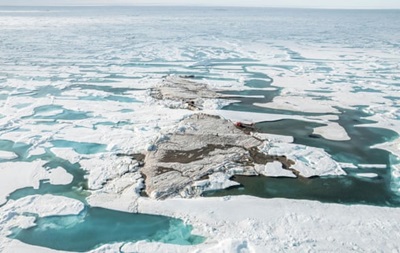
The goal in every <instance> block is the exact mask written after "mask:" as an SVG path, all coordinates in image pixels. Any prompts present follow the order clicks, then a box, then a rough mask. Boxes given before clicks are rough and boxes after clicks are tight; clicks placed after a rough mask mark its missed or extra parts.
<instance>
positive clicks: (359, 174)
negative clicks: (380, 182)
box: [355, 173, 378, 178]
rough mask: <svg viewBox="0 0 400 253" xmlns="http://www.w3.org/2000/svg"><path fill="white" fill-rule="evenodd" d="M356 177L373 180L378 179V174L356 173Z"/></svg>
mask: <svg viewBox="0 0 400 253" xmlns="http://www.w3.org/2000/svg"><path fill="white" fill-rule="evenodd" d="M355 175H356V176H357V177H365V178H375V177H378V174H376V173H356V174H355Z"/></svg>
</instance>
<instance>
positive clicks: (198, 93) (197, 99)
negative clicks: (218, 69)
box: [150, 76, 219, 110]
mask: <svg viewBox="0 0 400 253" xmlns="http://www.w3.org/2000/svg"><path fill="white" fill-rule="evenodd" d="M150 95H151V96H152V97H153V98H155V99H158V100H161V99H162V100H164V102H165V100H170V101H172V102H179V103H170V107H174V108H185V109H189V110H202V108H203V106H204V102H205V99H215V98H218V97H219V95H218V94H217V93H216V92H214V91H212V90H210V89H208V87H207V85H206V84H203V83H197V82H193V81H189V80H187V79H185V78H181V77H177V76H168V77H166V78H165V79H164V80H163V82H162V83H161V84H160V85H158V86H157V87H155V88H152V89H151V91H150Z"/></svg>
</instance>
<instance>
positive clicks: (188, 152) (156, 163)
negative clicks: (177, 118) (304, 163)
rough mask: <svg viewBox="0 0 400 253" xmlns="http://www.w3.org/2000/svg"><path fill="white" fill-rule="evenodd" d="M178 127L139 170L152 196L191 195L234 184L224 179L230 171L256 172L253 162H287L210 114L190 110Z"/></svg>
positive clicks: (226, 121) (255, 173) (241, 172)
mask: <svg viewBox="0 0 400 253" xmlns="http://www.w3.org/2000/svg"><path fill="white" fill-rule="evenodd" d="M178 128H179V129H180V130H179V131H175V132H173V133H170V134H168V136H167V138H164V139H165V141H163V142H161V143H158V144H157V149H156V150H155V151H152V152H149V153H148V154H147V156H146V159H145V166H144V167H143V168H142V170H141V171H142V173H143V174H144V175H145V178H146V180H145V185H146V192H147V194H148V195H149V196H151V197H153V198H167V197H170V196H176V195H180V196H183V197H191V196H196V195H200V194H201V193H202V192H203V191H205V190H213V189H214V190H215V189H222V188H226V187H230V186H234V185H237V183H235V182H232V181H230V180H229V178H230V177H232V176H233V175H238V174H240V175H258V173H257V172H256V171H255V169H254V166H255V164H264V165H265V164H266V163H268V162H273V161H276V160H280V161H282V163H283V164H284V167H285V165H286V166H287V167H289V166H290V165H291V164H292V163H293V162H291V161H289V160H287V159H286V158H285V157H283V156H281V157H278V156H269V155H267V154H264V153H261V152H260V151H258V146H260V145H262V144H263V141H261V140H259V139H257V138H254V137H253V136H251V135H248V134H245V133H244V132H243V131H241V130H240V129H238V128H236V127H235V126H234V125H233V124H232V122H230V121H228V120H225V119H221V118H219V117H216V116H210V115H206V114H195V115H192V116H190V117H188V118H186V119H184V120H183V121H182V122H181V123H180V124H179V126H178ZM282 169H284V168H282ZM217 173H219V174H217ZM221 173H223V175H225V176H222V174H221Z"/></svg>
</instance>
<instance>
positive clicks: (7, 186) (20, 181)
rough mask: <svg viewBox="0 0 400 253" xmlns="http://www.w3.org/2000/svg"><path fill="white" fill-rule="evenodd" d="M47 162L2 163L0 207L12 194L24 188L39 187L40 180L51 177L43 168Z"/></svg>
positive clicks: (0, 172)
mask: <svg viewBox="0 0 400 253" xmlns="http://www.w3.org/2000/svg"><path fill="white" fill-rule="evenodd" d="M44 164H45V161H41V160H37V161H33V162H13V163H12V162H6V163H0V185H1V187H0V205H2V204H4V203H5V202H6V201H7V199H6V198H7V197H8V196H9V194H10V193H12V192H14V191H15V190H18V189H20V188H24V187H33V188H35V189H37V188H38V187H39V183H40V180H44V179H49V178H50V177H51V176H50V175H49V174H48V173H47V171H46V170H45V169H44V168H43V165H44Z"/></svg>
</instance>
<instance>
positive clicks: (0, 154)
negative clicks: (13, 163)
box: [0, 150, 18, 160]
mask: <svg viewBox="0 0 400 253" xmlns="http://www.w3.org/2000/svg"><path fill="white" fill-rule="evenodd" d="M17 157H18V155H17V154H15V153H14V152H9V151H3V150H0V160H12V159H15V158H17Z"/></svg>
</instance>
